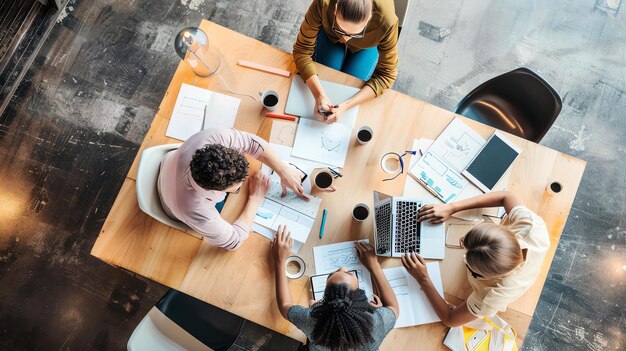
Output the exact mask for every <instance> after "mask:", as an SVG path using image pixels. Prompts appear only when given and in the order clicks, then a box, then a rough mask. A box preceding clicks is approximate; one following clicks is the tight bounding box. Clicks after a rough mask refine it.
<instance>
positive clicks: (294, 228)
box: [252, 179, 322, 253]
mask: <svg viewBox="0 0 626 351" xmlns="http://www.w3.org/2000/svg"><path fill="white" fill-rule="evenodd" d="M282 191H283V190H282V187H281V185H280V179H278V180H276V179H273V180H272V182H271V185H270V190H269V192H268V194H267V196H265V199H263V203H262V204H261V207H259V209H258V210H257V213H256V216H255V217H254V224H253V225H252V229H253V230H254V231H255V232H257V233H259V234H261V235H263V236H265V237H266V238H268V239H270V240H273V239H274V235H275V234H276V231H277V230H278V226H279V225H286V226H287V228H288V230H289V231H290V232H291V238H292V239H293V247H292V248H291V250H292V251H293V252H295V253H297V252H298V251H300V249H301V248H302V245H304V243H306V240H307V238H308V237H309V233H310V232H311V228H313V223H314V222H315V217H316V216H317V211H318V210H319V207H320V203H321V202H322V200H321V199H320V198H319V197H315V196H312V195H307V197H308V198H309V201H308V202H307V201H305V200H302V199H301V198H299V197H298V196H297V195H296V194H294V193H293V192H292V191H291V190H289V191H288V193H287V195H286V196H285V197H281V195H282Z"/></svg>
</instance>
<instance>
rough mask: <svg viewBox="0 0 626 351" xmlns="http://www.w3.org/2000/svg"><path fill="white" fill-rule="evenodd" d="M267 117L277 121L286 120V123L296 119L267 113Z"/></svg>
mask: <svg viewBox="0 0 626 351" xmlns="http://www.w3.org/2000/svg"><path fill="white" fill-rule="evenodd" d="M266 116H267V117H271V118H278V119H286V120H288V121H295V120H296V117H294V116H285V115H277V114H275V113H268V114H266Z"/></svg>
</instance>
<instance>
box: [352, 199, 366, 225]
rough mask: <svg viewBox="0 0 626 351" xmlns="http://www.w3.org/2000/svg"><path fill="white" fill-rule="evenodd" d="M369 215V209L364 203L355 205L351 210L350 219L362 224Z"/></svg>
mask: <svg viewBox="0 0 626 351" xmlns="http://www.w3.org/2000/svg"><path fill="white" fill-rule="evenodd" d="M369 215H370V207H369V206H367V205H366V204H364V203H360V204H356V205H355V206H354V208H352V218H354V220H355V221H357V222H363V221H364V220H366V219H367V217H369Z"/></svg>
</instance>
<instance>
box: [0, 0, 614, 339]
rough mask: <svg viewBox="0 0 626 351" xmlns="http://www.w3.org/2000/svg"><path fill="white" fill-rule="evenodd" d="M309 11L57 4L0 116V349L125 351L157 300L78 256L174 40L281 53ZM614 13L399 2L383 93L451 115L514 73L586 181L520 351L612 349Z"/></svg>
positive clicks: (567, 0)
mask: <svg viewBox="0 0 626 351" xmlns="http://www.w3.org/2000/svg"><path fill="white" fill-rule="evenodd" d="M604 3H606V4H608V5H607V6H608V7H606V6H605V10H602V9H601V7H600V6H601V5H602V4H604ZM308 4H309V1H308V0H276V1H269V0H239V1H237V0H231V1H227V0H176V1H167V0H152V1H151V0H134V1H125V0H93V1H80V0H71V1H69V3H68V5H67V7H66V8H65V9H64V10H63V11H61V13H60V16H59V18H58V20H57V24H56V26H55V28H54V29H53V31H52V33H51V35H50V37H49V38H48V40H47V42H46V43H45V45H44V47H43V49H42V50H41V52H40V54H39V55H38V57H37V58H36V60H35V62H34V64H33V66H32V68H31V69H30V71H29V72H28V74H27V76H26V78H25V80H24V81H23V82H22V84H21V85H20V87H19V89H18V91H17V92H16V94H15V96H14V97H13V100H12V103H11V104H10V106H9V108H8V109H7V110H6V111H5V112H4V113H3V114H2V115H1V116H0V180H1V181H0V297H1V299H0V350H4V349H6V350H34V349H40V350H48V349H51V350H76V349H78V350H89V349H95V350H120V349H124V347H125V346H124V345H125V343H126V340H127V339H128V337H129V336H130V334H131V333H132V330H133V328H134V327H135V326H136V325H137V323H138V322H139V320H140V319H141V318H142V317H143V315H144V314H145V313H146V312H147V311H148V309H149V308H150V307H151V306H152V305H153V304H154V303H155V302H156V301H157V299H158V298H159V297H160V296H161V295H163V293H164V292H165V290H166V289H165V288H164V287H162V286H160V285H158V284H156V283H154V282H151V281H149V280H146V279H142V278H141V277H136V276H134V275H132V274H128V273H126V272H123V271H122V270H118V269H114V268H112V267H109V266H107V265H106V264H104V263H102V262H100V261H99V260H97V259H95V258H93V257H91V256H90V255H89V251H90V249H91V246H92V245H93V242H94V241H95V238H96V237H97V234H98V232H99V230H100V227H101V226H102V223H103V221H104V219H105V218H106V215H107V213H108V211H109V209H110V207H111V205H112V203H113V200H114V199H115V196H116V194H117V191H118V189H119V187H120V186H121V182H122V180H123V177H124V175H125V174H126V173H127V170H128V168H129V167H130V164H131V162H132V160H133V158H134V157H135V154H136V151H137V148H138V146H139V144H140V143H141V141H142V139H143V136H144V134H145V133H146V131H147V128H148V126H149V125H150V122H151V120H152V118H153V116H154V113H155V111H156V109H157V107H158V105H159V103H160V100H161V98H162V96H163V94H164V92H165V90H166V88H167V84H168V82H169V79H170V78H171V76H172V74H173V72H174V70H175V67H176V65H177V64H178V59H177V56H176V55H175V54H174V52H173V50H172V38H173V36H174V35H175V33H176V32H177V31H178V30H179V29H180V28H182V27H184V26H188V25H194V24H197V23H198V22H199V21H200V19H201V18H208V19H210V20H212V21H214V22H217V23H219V24H221V25H224V26H226V27H229V28H231V29H234V30H236V31H238V32H241V33H243V34H246V35H249V36H252V37H255V38H257V39H259V40H262V41H264V42H266V43H269V44H271V45H273V46H276V47H278V48H281V49H283V50H287V51H290V50H291V46H292V44H293V41H294V38H295V36H296V33H297V31H298V28H299V25H300V22H301V21H302V18H303V15H304V12H305V11H306V9H307V7H308ZM606 4H605V5H606ZM619 5H621V4H620V0H607V1H605V0H597V2H594V1H593V0H554V1H550V2H546V1H541V2H540V1H535V0H533V1H529V0H527V1H523V2H522V1H513V0H497V1H496V0H489V1H487V0H484V1H451V0H440V1H423V0H420V1H415V0H414V1H412V2H411V6H410V9H409V16H408V19H407V21H406V22H405V24H404V28H403V31H402V35H401V37H400V42H399V48H400V74H399V79H398V81H397V83H396V85H395V87H394V88H395V89H396V90H399V91H402V92H404V93H407V94H409V95H412V96H415V97H417V98H420V99H423V100H425V101H428V102H431V103H434V104H437V105H439V106H442V107H444V108H448V109H452V108H453V107H454V106H455V105H456V103H457V102H458V101H459V100H460V99H461V98H462V97H463V96H464V95H465V94H466V93H467V92H469V91H470V90H471V89H472V88H473V87H475V86H476V85H478V84H480V83H482V82H483V81H485V80H487V79H489V78H491V77H493V76H495V75H498V74H501V73H504V72H506V71H509V70H512V69H514V68H517V67H519V66H527V67H530V68H532V69H534V70H536V71H537V72H539V73H540V74H542V75H543V77H544V78H545V79H546V80H547V81H548V82H550V83H551V84H552V85H553V86H554V87H555V88H556V90H557V91H559V93H560V94H561V96H562V98H563V103H564V106H563V111H562V112H561V115H560V116H559V118H558V119H557V121H556V124H555V125H554V127H553V128H552V129H551V131H550V132H549V133H548V135H547V136H546V137H545V138H544V140H543V141H542V143H543V144H545V145H547V146H549V147H552V148H554V149H556V150H559V151H562V152H565V153H567V154H570V155H573V156H575V157H578V158H581V159H584V160H586V161H587V162H588V166H587V171H586V173H585V176H584V178H583V182H582V184H581V186H580V189H579V191H578V196H577V197H576V201H575V203H574V207H573V209H572V212H571V214H570V217H569V220H568V222H567V225H566V228H565V231H564V233H563V236H562V238H561V242H560V244H559V247H558V249H557V253H556V256H555V259H554V262H553V263H552V268H551V271H550V273H549V276H548V281H547V282H546V285H545V287H544V290H543V293H542V297H541V300H540V303H539V306H538V307H537V311H536V313H535V316H534V318H533V322H532V325H531V328H530V331H529V332H528V334H527V336H526V340H525V342H524V346H523V349H525V350H563V349H567V350H613V349H614V350H621V349H625V348H626V334H625V333H626V320H625V311H626V308H625V305H624V300H623V299H624V296H626V286H625V281H626V229H625V227H626V225H625V224H624V218H625V215H626V178H625V177H624V176H623V173H624V170H625V169H626V138H625V137H626V120H625V118H626V117H625V115H624V112H623V111H625V110H626V97H624V95H625V94H624V92H625V89H626V87H625V84H626V68H625V67H626V57H625V55H626V54H625V52H626V30H625V28H624V23H625V20H624V18H625V17H626V10H624V9H623V8H621V6H619ZM611 6H613V7H616V8H617V10H616V11H612V10H611ZM420 25H421V28H425V27H427V26H430V29H431V30H430V31H421V30H420ZM240 348H246V347H245V346H242V347H240ZM248 348H249V349H258V348H254V347H252V346H250V347H248ZM261 349H262V348H261Z"/></svg>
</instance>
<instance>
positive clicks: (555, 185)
mask: <svg viewBox="0 0 626 351" xmlns="http://www.w3.org/2000/svg"><path fill="white" fill-rule="evenodd" d="M547 190H548V192H549V193H551V194H558V193H560V192H561V190H563V185H562V184H561V183H560V182H558V181H553V182H552V183H550V184H548V186H547Z"/></svg>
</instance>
